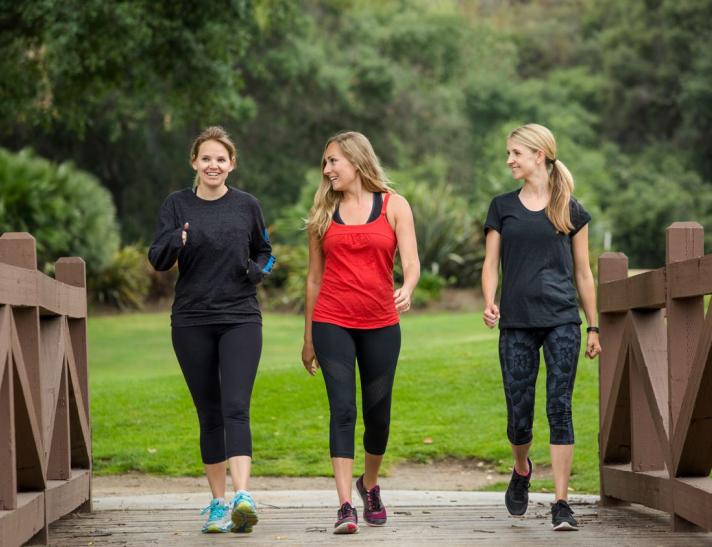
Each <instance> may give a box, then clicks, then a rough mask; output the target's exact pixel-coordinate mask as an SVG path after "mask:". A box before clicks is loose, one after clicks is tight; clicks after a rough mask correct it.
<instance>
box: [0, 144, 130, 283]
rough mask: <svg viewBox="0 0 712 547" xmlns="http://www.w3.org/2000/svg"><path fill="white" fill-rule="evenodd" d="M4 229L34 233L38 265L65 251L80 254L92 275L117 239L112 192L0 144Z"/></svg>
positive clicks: (69, 168)
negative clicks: (8, 149) (4, 148)
mask: <svg viewBox="0 0 712 547" xmlns="http://www.w3.org/2000/svg"><path fill="white" fill-rule="evenodd" d="M0 232H30V233H31V234H32V235H33V236H34V238H35V240H36V241H37V261H38V266H39V268H40V269H44V268H45V267H47V264H48V263H50V262H54V261H55V260H57V259H58V258H60V257H62V256H80V257H82V258H83V259H84V261H85V262H86V264H87V274H88V276H89V277H91V275H93V274H95V273H96V272H99V271H101V269H102V268H103V267H104V266H105V265H106V264H107V263H108V262H109V259H110V258H111V256H112V255H113V254H114V253H115V252H116V250H117V248H118V244H119V237H118V228H117V225H116V219H115V213H114V205H113V203H112V201H111V196H110V195H109V193H108V192H107V191H106V190H105V189H104V188H102V187H101V186H100V185H99V183H98V182H97V180H96V179H95V178H94V177H92V176H91V175H89V174H88V173H85V172H83V171H80V170H79V169H76V168H75V167H74V166H73V165H72V164H70V163H63V164H61V165H56V164H53V163H51V162H49V161H47V160H45V159H43V158H40V157H38V156H36V155H35V154H34V153H32V152H31V151H29V150H23V151H22V152H19V153H17V154H13V153H11V152H8V151H7V150H3V149H0Z"/></svg>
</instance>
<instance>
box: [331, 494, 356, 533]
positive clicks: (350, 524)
mask: <svg viewBox="0 0 712 547" xmlns="http://www.w3.org/2000/svg"><path fill="white" fill-rule="evenodd" d="M356 532H358V515H357V514H356V509H355V508H354V506H353V505H351V504H350V503H349V502H348V501H345V502H344V504H343V505H342V506H341V508H340V509H339V512H338V513H337V516H336V524H334V533H335V534H355V533H356Z"/></svg>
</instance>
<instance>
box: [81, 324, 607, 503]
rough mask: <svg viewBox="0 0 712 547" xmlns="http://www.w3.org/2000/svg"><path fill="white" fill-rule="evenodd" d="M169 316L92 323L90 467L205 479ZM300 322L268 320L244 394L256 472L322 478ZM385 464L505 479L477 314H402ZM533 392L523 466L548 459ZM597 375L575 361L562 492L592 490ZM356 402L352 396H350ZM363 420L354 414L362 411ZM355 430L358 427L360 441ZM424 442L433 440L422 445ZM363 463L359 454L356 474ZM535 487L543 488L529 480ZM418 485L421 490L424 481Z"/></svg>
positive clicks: (313, 389)
mask: <svg viewBox="0 0 712 547" xmlns="http://www.w3.org/2000/svg"><path fill="white" fill-rule="evenodd" d="M169 325H170V323H169V317H168V314H137V315H120V316H110V317H97V318H92V319H90V321H89V355H90V363H91V365H90V366H91V369H90V384H91V387H90V389H91V412H92V428H93V446H94V471H95V472H96V473H98V474H111V473H120V472H124V471H130V470H136V471H141V472H147V473H161V474H166V475H199V474H202V464H201V463H200V452H199V447H198V423H197V418H196V415H195V411H194V409H193V405H192V402H191V400H190V396H189V394H188V390H187V388H186V386H185V383H184V381H183V377H182V375H181V373H180V369H179V368H178V364H177V362H176V359H175V356H174V354H173V349H172V346H171V341H170V326H169ZM302 326H303V319H302V318H301V317H298V316H292V315H277V314H266V315H265V317H264V350H263V353H262V361H261V363H260V369H259V371H258V374H257V381H256V383H255V389H254V395H253V398H252V410H251V415H252V435H253V449H254V468H253V472H254V474H256V475H303V476H315V475H329V474H330V473H331V467H330V461H329V448H328V439H329V432H328V428H329V410H328V402H327V399H326V392H325V389H324V382H323V380H322V378H321V375H320V374H317V376H315V377H310V376H309V375H308V374H307V373H306V372H305V371H304V369H303V367H302V365H301V361H300V359H299V355H300V350H301V340H302ZM402 331H403V345H402V351H401V357H400V361H399V364H398V371H397V374H396V383H395V389H394V394H393V409H392V418H391V436H390V441H389V445H388V453H387V458H386V467H385V471H387V469H388V467H387V465H388V464H389V463H393V462H394V461H398V460H416V461H428V460H432V459H438V458H444V457H455V458H481V459H484V460H488V461H492V462H495V463H496V464H497V465H498V467H499V468H500V469H501V470H503V471H506V470H508V469H509V468H510V465H511V457H510V450H509V444H508V441H507V437H506V433H505V431H506V407H505V404H504V395H503V391H502V382H501V376H500V371H499V363H498V358H497V336H498V332H497V331H496V330H494V331H490V330H488V329H487V328H485V327H484V325H483V324H482V320H481V318H480V315H479V314H462V313H439V314H421V315H409V316H405V318H404V319H403V322H402ZM540 372H541V373H540V375H539V383H538V385H537V390H538V399H537V405H536V423H535V426H534V427H535V429H534V435H535V439H534V445H533V448H532V459H533V460H534V461H535V462H536V463H539V464H542V463H549V461H550V460H549V446H548V437H549V432H548V426H547V423H546V413H545V382H544V379H545V374H544V367H543V366H542V369H541V371H540ZM597 377H598V368H597V364H596V363H595V362H591V361H589V360H585V361H584V359H583V354H582V357H581V360H580V361H579V369H578V375H577V380H576V389H575V392H574V425H575V429H576V441H577V446H576V453H575V458H574V469H573V477H572V482H571V486H572V487H573V488H574V490H575V491H577V492H581V491H584V492H596V491H597V490H598V457H597V451H598V441H597V431H598V395H597V393H598V387H597V385H598V380H597ZM358 397H359V400H360V395H359V396H358ZM359 412H360V409H359ZM362 434H363V429H362V428H361V427H360V426H359V427H358V428H357V431H356V438H357V440H356V446H357V448H358V447H359V446H361V445H360V439H361V436H362ZM426 438H428V439H432V443H431V444H425V443H424V440H425V439H426ZM361 465H362V454H359V452H358V451H357V456H356V469H359V467H360V466H361ZM532 486H533V488H534V489H551V488H552V484H551V483H550V482H546V481H533V485H532ZM423 487H427V485H423Z"/></svg>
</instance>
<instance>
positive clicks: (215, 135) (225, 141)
mask: <svg viewBox="0 0 712 547" xmlns="http://www.w3.org/2000/svg"><path fill="white" fill-rule="evenodd" d="M206 141H217V142H219V143H220V144H222V145H223V146H224V147H225V148H226V149H227V151H228V154H229V155H230V161H231V162H232V163H234V164H235V165H237V147H236V146H235V143H234V142H232V139H231V138H230V135H228V133H227V131H225V130H224V129H223V128H222V127H220V126H219V125H213V126H210V127H208V128H206V129H205V130H204V131H203V132H202V133H201V134H200V135H198V136H197V137H196V138H195V140H194V141H193V144H192V146H191V147H190V163H191V165H192V164H193V162H194V161H195V160H196V159H197V157H198V152H199V151H200V145H201V144H203V143H204V142H206ZM198 186H200V176H199V175H198V174H197V173H196V174H195V180H194V181H193V187H195V188H197V187H198Z"/></svg>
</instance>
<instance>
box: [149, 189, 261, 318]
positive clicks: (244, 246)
mask: <svg viewBox="0 0 712 547" xmlns="http://www.w3.org/2000/svg"><path fill="white" fill-rule="evenodd" d="M186 222H188V223H189V226H188V238H187V240H186V244H185V245H183V243H182V240H181V232H182V231H183V225H184V224H185V223H186ZM271 252H272V246H271V245H270V242H269V237H268V234H267V229H266V227H265V222H264V219H263V217H262V210H261V209H260V205H259V202H258V201H257V200H256V199H255V198H254V197H253V196H251V195H250V194H248V193H246V192H242V191H240V190H237V189H235V188H231V187H228V191H227V192H226V193H225V195H224V196H222V197H221V198H219V199H216V200H213V201H209V200H204V199H201V198H199V197H198V196H197V195H196V194H195V193H194V192H193V191H192V190H190V189H185V190H180V191H178V192H173V193H172V194H171V195H169V196H168V197H167V198H166V200H165V201H164V202H163V205H162V206H161V211H160V214H159V219H158V226H157V228H156V235H155V237H154V240H153V244H152V245H151V248H150V249H149V251H148V258H149V260H150V262H151V264H152V265H153V267H154V268H155V269H156V270H160V271H164V270H169V269H170V268H171V267H172V266H173V264H175V262H176V260H178V281H177V282H176V288H175V300H174V301H173V313H172V315H171V323H172V325H173V326H174V327H188V326H196V325H211V324H217V323H261V322H262V316H261V314H260V307H259V304H258V303H257V289H256V286H257V284H258V283H259V282H260V281H261V280H262V278H263V277H264V276H265V275H266V274H268V273H269V272H270V271H271V269H272V265H273V264H274V261H275V259H274V257H273V256H272V255H271Z"/></svg>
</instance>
